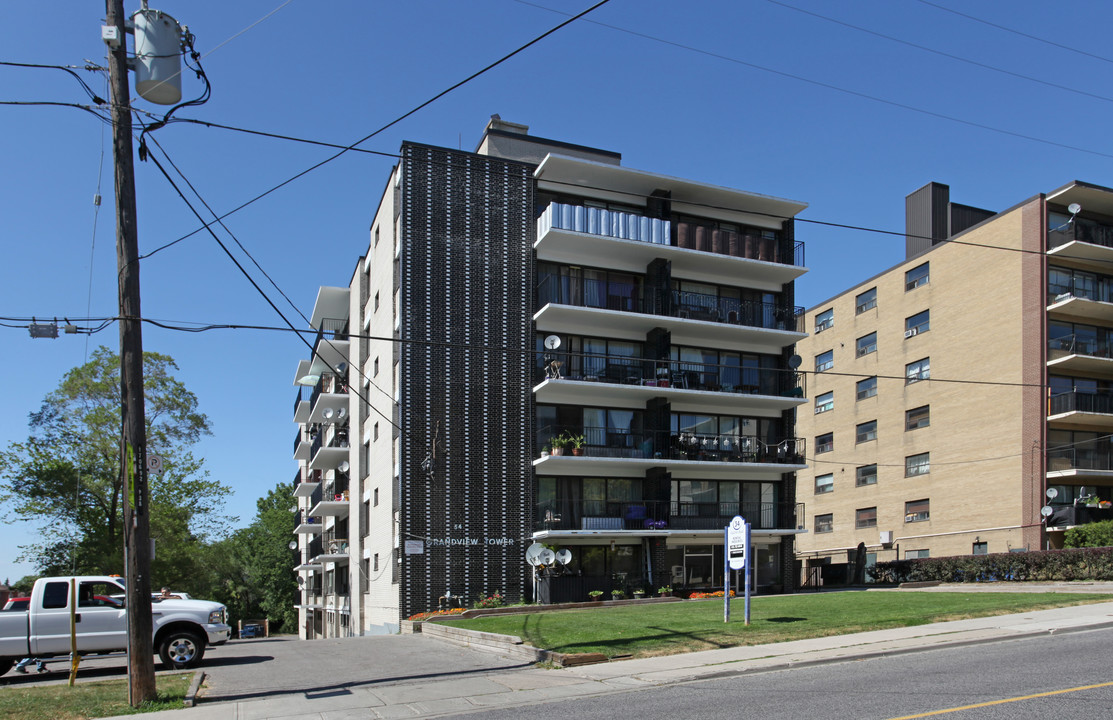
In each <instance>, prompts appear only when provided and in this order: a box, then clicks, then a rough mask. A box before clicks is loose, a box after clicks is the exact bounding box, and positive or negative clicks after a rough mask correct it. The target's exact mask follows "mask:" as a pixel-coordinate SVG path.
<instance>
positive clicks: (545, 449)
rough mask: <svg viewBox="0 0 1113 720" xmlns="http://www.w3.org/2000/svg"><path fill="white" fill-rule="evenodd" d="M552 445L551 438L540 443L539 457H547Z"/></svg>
mask: <svg viewBox="0 0 1113 720" xmlns="http://www.w3.org/2000/svg"><path fill="white" fill-rule="evenodd" d="M552 447H553V442H552V440H550V441H548V442H546V443H545V444H544V445H542V446H541V457H543V458H547V457H549V454H550V451H551V450H552Z"/></svg>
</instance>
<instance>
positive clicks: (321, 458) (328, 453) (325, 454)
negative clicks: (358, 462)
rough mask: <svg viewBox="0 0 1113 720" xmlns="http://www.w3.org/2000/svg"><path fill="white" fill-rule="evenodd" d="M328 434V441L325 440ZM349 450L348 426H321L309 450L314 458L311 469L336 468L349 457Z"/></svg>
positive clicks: (310, 455) (311, 461) (310, 463)
mask: <svg viewBox="0 0 1113 720" xmlns="http://www.w3.org/2000/svg"><path fill="white" fill-rule="evenodd" d="M330 429H331V431H330ZM326 435H328V436H329V439H328V442H325V436H326ZM349 452H351V450H350V448H349V447H348V427H347V426H346V425H345V426H342V427H336V426H328V425H326V426H325V427H323V428H319V429H318V430H317V433H316V435H315V436H314V437H313V443H312V444H311V446H310V452H309V457H310V458H312V459H311V460H310V461H309V469H310V470H335V469H336V468H337V467H339V466H340V463H342V462H345V461H346V460H347V459H348V454H349Z"/></svg>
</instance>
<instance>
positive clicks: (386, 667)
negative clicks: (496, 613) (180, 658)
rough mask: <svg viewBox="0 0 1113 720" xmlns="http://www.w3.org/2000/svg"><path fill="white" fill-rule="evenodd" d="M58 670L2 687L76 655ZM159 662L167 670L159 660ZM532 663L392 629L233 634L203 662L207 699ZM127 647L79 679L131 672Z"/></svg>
mask: <svg viewBox="0 0 1113 720" xmlns="http://www.w3.org/2000/svg"><path fill="white" fill-rule="evenodd" d="M48 667H49V669H50V670H51V672H49V673H46V674H41V675H39V674H36V673H35V672H34V665H31V666H30V668H29V670H30V672H29V673H28V674H27V675H18V674H16V672H15V670H14V669H13V670H9V671H8V672H7V673H5V674H4V675H3V676H0V687H13V686H26V685H37V684H43V683H61V682H66V680H67V678H68V669H69V665H68V660H67V659H66V658H57V659H55V660H53V661H49V662H48ZM155 667H156V670H157V671H159V672H162V670H161V667H160V666H159V665H157V664H156V666H155ZM523 667H527V665H526V664H524V663H522V662H521V661H520V660H512V659H508V658H503V657H500V656H498V655H494V654H491V653H485V652H478V651H473V650H468V649H466V648H462V647H456V646H454V645H448V644H444V643H440V642H438V641H436V640H430V639H428V638H425V637H422V636H421V635H386V636H376V637H355V638H345V639H338V640H309V641H306V640H299V639H297V638H296V637H294V636H288V635H283V636H277V637H270V638H260V639H255V640H231V641H229V642H228V643H227V644H226V645H222V646H220V647H215V648H212V647H211V648H209V649H208V650H207V651H206V653H205V659H204V662H203V663H202V665H201V668H200V669H202V670H204V671H205V674H206V681H205V688H204V689H203V691H202V693H201V695H200V700H201V701H202V702H204V701H205V700H206V699H208V700H210V701H233V700H252V699H255V698H263V697H273V696H275V695H279V694H283V693H294V694H297V695H299V696H302V697H328V696H329V695H331V694H338V693H345V692H347V691H348V690H350V689H352V688H357V687H363V688H374V687H377V686H388V685H400V684H407V683H423V682H429V681H430V680H437V679H465V678H468V677H481V676H483V675H487V674H491V673H499V672H504V671H507V670H509V669H514V668H523ZM126 674H127V666H126V660H125V657H124V656H123V655H122V654H116V655H110V656H92V657H86V658H83V659H82V661H81V667H80V669H79V671H78V680H79V681H87V680H99V679H104V678H111V677H124V676H126Z"/></svg>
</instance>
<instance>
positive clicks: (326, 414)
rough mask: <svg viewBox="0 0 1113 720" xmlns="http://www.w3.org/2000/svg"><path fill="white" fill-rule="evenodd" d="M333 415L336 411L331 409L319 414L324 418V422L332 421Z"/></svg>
mask: <svg viewBox="0 0 1113 720" xmlns="http://www.w3.org/2000/svg"><path fill="white" fill-rule="evenodd" d="M335 414H336V411H335V410H333V409H332V408H325V410H324V412H322V413H321V415H323V416H324V418H325V420H332V416H333V415H335Z"/></svg>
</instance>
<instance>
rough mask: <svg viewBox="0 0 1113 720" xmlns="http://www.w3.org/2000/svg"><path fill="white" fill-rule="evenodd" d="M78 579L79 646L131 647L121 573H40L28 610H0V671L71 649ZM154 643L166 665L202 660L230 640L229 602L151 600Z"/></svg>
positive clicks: (85, 649) (82, 649) (92, 649)
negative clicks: (46, 575) (211, 649)
mask: <svg viewBox="0 0 1113 720" xmlns="http://www.w3.org/2000/svg"><path fill="white" fill-rule="evenodd" d="M73 579H76V581H77V606H76V608H73V609H74V610H76V621H77V622H76V624H75V627H76V629H77V652H78V653H79V654H87V653H106V652H113V651H117V650H125V649H127V636H128V632H127V611H126V610H125V608H124V595H125V588H124V582H123V579H122V578H119V577H109V576H81V577H76V578H69V577H50V578H40V579H39V580H36V581H35V587H34V588H33V589H32V590H31V603H30V605H29V606H28V608H27V610H25V611H9V612H3V613H0V675H3V674H4V673H6V672H7V671H8V670H9V669H10V668H11V666H12V664H13V663H15V662H17V661H18V660H20V659H21V658H25V657H40V658H41V657H51V656H57V655H69V653H70V610H71V607H72V606H71V603H72V602H73V600H74V599H73V598H72V597H70V581H71V580H73ZM151 616H152V617H151V620H152V625H153V627H154V647H155V649H156V650H157V651H158V654H159V657H160V658H161V659H162V662H163V664H165V665H166V666H167V667H171V668H175V669H181V668H189V667H193V666H195V665H197V664H198V663H200V662H201V658H202V657H203V656H204V654H205V647H206V645H221V644H223V643H225V642H227V641H228V638H229V637H230V636H231V632H232V629H231V628H230V627H229V626H228V624H227V613H226V610H225V607H224V606H223V605H221V604H220V603H215V602H206V601H204V600H172V599H168V600H152V602H151Z"/></svg>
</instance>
